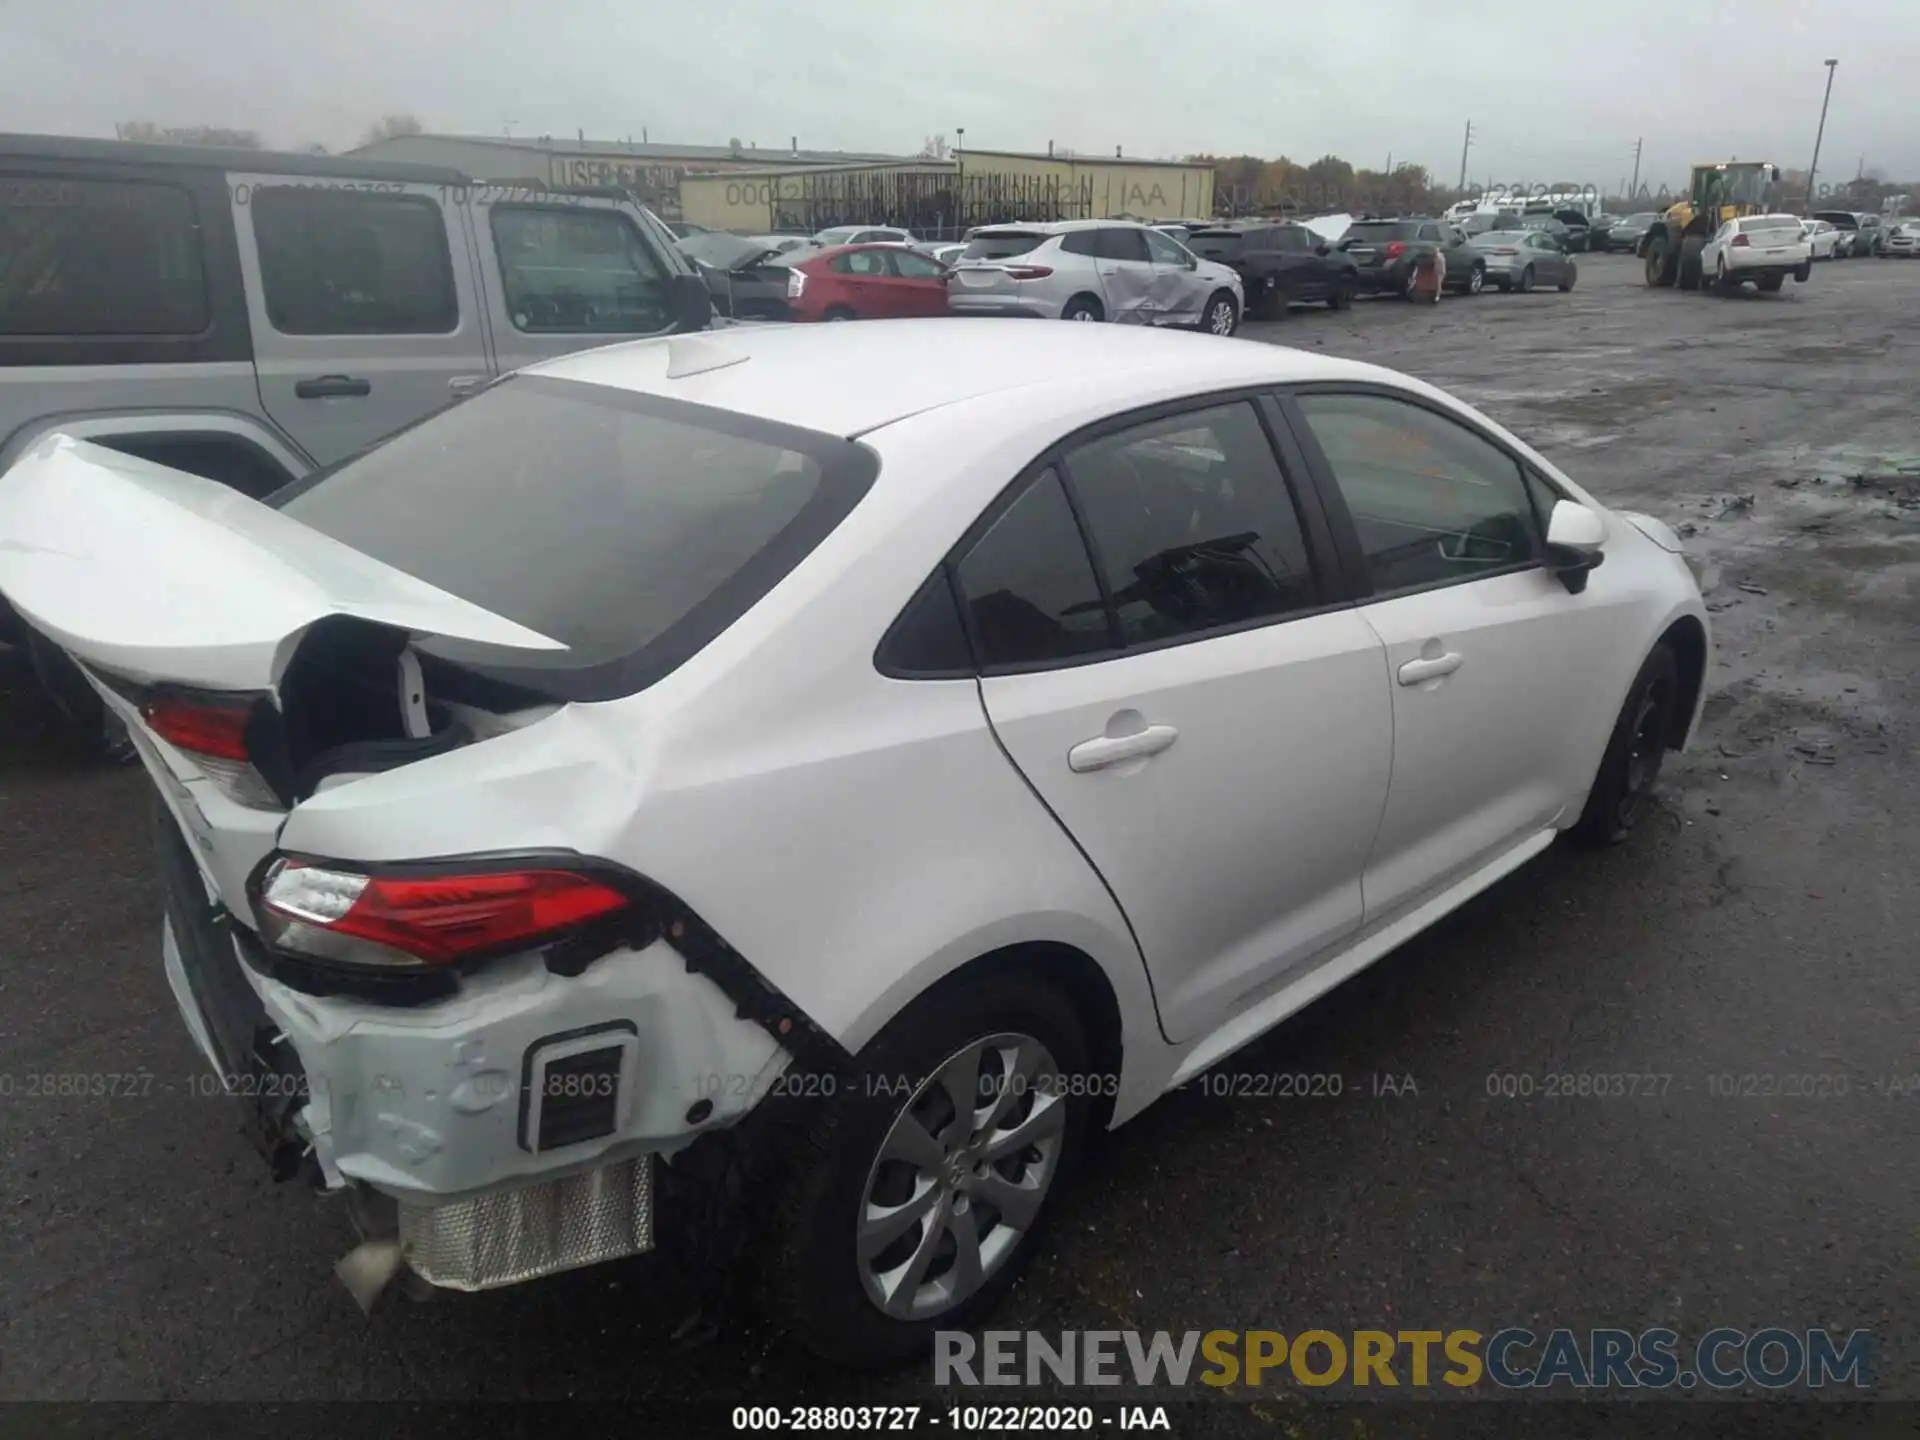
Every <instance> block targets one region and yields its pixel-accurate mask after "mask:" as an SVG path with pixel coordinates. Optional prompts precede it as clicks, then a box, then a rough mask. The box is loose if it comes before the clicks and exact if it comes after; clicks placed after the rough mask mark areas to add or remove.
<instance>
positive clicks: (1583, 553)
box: [1547, 544, 1607, 595]
mask: <svg viewBox="0 0 1920 1440" xmlns="http://www.w3.org/2000/svg"><path fill="white" fill-rule="evenodd" d="M1606 560H1607V557H1606V553H1605V552H1604V551H1600V550H1576V549H1574V548H1573V547H1572V546H1571V545H1554V544H1549V545H1548V546H1547V569H1549V570H1551V571H1552V572H1553V573H1554V574H1555V575H1557V576H1558V577H1559V579H1560V583H1561V584H1562V585H1564V586H1566V587H1567V593H1568V594H1569V595H1578V594H1579V593H1580V592H1581V591H1583V590H1585V589H1586V588H1587V577H1588V576H1589V575H1591V574H1592V573H1593V572H1594V571H1596V570H1598V569H1599V568H1600V567H1601V566H1602V565H1604V564H1605V563H1606Z"/></svg>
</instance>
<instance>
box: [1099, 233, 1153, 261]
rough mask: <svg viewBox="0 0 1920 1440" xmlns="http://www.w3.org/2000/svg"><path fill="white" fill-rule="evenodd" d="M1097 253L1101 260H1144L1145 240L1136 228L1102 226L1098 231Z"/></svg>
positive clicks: (1145, 252) (1145, 254)
mask: <svg viewBox="0 0 1920 1440" xmlns="http://www.w3.org/2000/svg"><path fill="white" fill-rule="evenodd" d="M1097 233H1098V234H1099V236H1100V238H1099V240H1097V241H1096V242H1094V243H1095V244H1096V245H1098V246H1099V250H1098V254H1099V256H1100V258H1101V259H1102V260H1145V259H1146V258H1147V240H1146V237H1145V236H1144V235H1142V234H1141V233H1140V232H1139V231H1138V230H1135V229H1133V228H1131V227H1129V226H1124V225H1110V226H1104V227H1102V228H1101V229H1100V230H1099V231H1098V232H1097Z"/></svg>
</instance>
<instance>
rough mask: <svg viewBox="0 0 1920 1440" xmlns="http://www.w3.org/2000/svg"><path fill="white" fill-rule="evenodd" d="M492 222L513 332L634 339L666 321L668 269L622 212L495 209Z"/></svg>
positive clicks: (526, 207) (503, 207)
mask: <svg viewBox="0 0 1920 1440" xmlns="http://www.w3.org/2000/svg"><path fill="white" fill-rule="evenodd" d="M492 222H493V243H494V248H495V250H497V251H498V252H499V255H500V279H501V284H502V285H503V286H504V288H505V290H506V301H507V313H508V314H509V315H511V316H512V317H513V324H514V328H515V329H518V330H525V331H527V332H529V333H531V334H556V333H558V334H569V333H571V334H617V335H632V334H646V333H647V332H649V331H653V330H664V329H666V328H667V326H668V325H669V324H670V323H671V322H672V319H673V317H672V315H671V314H670V313H669V311H668V308H667V294H666V289H667V272H666V269H665V267H664V266H663V265H662V263H661V260H660V257H659V256H658V255H656V254H655V253H654V252H653V249H652V247H651V246H649V245H648V244H647V243H646V242H645V241H644V240H642V239H641V238H640V232H639V231H638V230H635V229H634V228H633V226H632V225H631V224H630V223H629V222H628V220H627V218H626V217H625V216H624V215H621V214H618V213H616V212H615V211H612V210H592V209H585V208H580V207H563V206H553V207H550V208H549V207H541V206H519V205H507V206H502V205H496V206H494V207H493V212H492Z"/></svg>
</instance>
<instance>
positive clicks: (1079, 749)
mask: <svg viewBox="0 0 1920 1440" xmlns="http://www.w3.org/2000/svg"><path fill="white" fill-rule="evenodd" d="M1179 738H1180V732H1179V731H1178V730H1176V729H1174V728H1173V726H1171V725H1149V726H1148V727H1147V728H1146V729H1144V730H1140V731H1137V732H1135V733H1134V734H1132V735H1100V736H1096V737H1095V738H1094V739H1092V740H1082V741H1081V742H1080V743H1079V744H1078V745H1076V746H1074V747H1073V748H1072V749H1071V750H1069V751H1067V768H1068V769H1069V770H1071V771H1073V772H1074V773H1075V774H1076V775H1084V774H1085V773H1086V772H1087V771H1089V770H1104V769H1106V768H1107V767H1108V766H1109V765H1119V764H1121V763H1123V762H1125V761H1128V760H1138V759H1140V758H1141V757H1142V756H1146V755H1158V754H1159V753H1160V752H1161V751H1162V750H1164V749H1166V748H1167V747H1168V746H1169V745H1171V744H1173V742H1174V741H1176V740H1178V739H1179Z"/></svg>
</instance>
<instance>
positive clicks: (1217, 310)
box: [1199, 290, 1240, 339]
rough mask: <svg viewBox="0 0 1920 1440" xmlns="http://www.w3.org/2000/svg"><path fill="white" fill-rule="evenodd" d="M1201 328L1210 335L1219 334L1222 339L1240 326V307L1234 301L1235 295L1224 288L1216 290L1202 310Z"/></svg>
mask: <svg viewBox="0 0 1920 1440" xmlns="http://www.w3.org/2000/svg"><path fill="white" fill-rule="evenodd" d="M1199 328H1200V329H1202V330H1204V331H1205V332H1206V333H1207V334H1209V335H1218V336H1220V337H1221V338H1222V339H1225V338H1226V337H1227V336H1229V335H1231V334H1233V332H1234V331H1236V330H1238V329H1239V328H1240V307H1239V306H1238V305H1236V304H1234V302H1233V296H1231V295H1229V294H1228V293H1227V292H1226V291H1224V290H1216V291H1214V293H1213V294H1212V295H1211V296H1210V297H1209V298H1208V300H1207V307H1206V309H1204V310H1202V311H1201V312H1200V326H1199Z"/></svg>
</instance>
